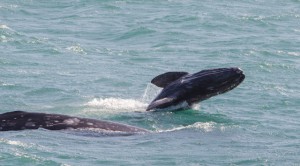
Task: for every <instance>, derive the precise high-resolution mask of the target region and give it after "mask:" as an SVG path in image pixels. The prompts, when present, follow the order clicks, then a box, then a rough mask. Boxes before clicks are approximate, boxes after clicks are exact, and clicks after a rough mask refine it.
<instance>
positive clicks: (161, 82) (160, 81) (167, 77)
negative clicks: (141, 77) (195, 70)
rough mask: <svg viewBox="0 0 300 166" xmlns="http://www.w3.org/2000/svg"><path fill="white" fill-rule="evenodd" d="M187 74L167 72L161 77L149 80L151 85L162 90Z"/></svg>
mask: <svg viewBox="0 0 300 166" xmlns="http://www.w3.org/2000/svg"><path fill="white" fill-rule="evenodd" d="M187 74H188V73H187V72H167V73H164V74H161V75H158V76H156V77H155V78H153V79H152V80H151V83H152V84H154V85H156V86H158V87H161V88H164V87H166V86H167V85H169V84H170V83H171V82H173V81H176V80H177V79H179V78H181V77H183V76H185V75H187Z"/></svg>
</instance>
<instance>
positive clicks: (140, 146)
mask: <svg viewBox="0 0 300 166" xmlns="http://www.w3.org/2000/svg"><path fill="white" fill-rule="evenodd" d="M299 46H300V1H299V0H287V1H280V0H273V1H267V0H257V1H250V0H242V1H233V0H228V1H225V0H218V1H212V0H205V1H196V0H169V1H167V0H161V1H158V0H153V1H134V0H124V1H114V0H87V1H84V0H72V1H71V0H70V1H65V2H64V1H55V0H52V1H36V0H31V1H29V0H28V1H26V0H2V1H1V2H0V49H1V55H0V105H1V108H0V113H4V112H7V111H14V110H25V111H33V112H45V113H61V114H67V115H72V116H80V117H88V118H94V119H105V120H112V121H116V122H121V123H125V124H130V125H134V126H138V127H142V128H146V129H149V130H152V131H153V133H151V134H141V135H132V136H125V137H124V136H117V137H109V136H103V135H100V134H97V133H95V132H92V131H91V132H83V133H82V132H71V131H47V130H43V129H41V130H34V131H32V130H31V131H30V130H26V131H16V132H15V131H11V132H1V133H0V147H1V148H0V165H5V166H6V165H11V166H15V165H28V166H32V165H62V166H69V165H71V166H77V165H190V166H195V165H298V164H299V163H300V159H299V156H300V130H299V129H300V128H299V126H300V122H299V119H300V112H299V108H300V102H299V101H300V85H299V81H300V79H299V73H300V50H299ZM231 66H237V67H240V68H242V69H243V70H244V73H245V75H246V79H245V81H244V82H243V83H242V84H241V85H240V86H239V87H237V88H236V89H234V90H233V91H230V92H228V93H226V94H223V95H219V96H216V97H214V98H211V99H209V100H206V101H204V102H201V104H200V105H199V106H198V107H196V108H194V109H193V110H186V111H181V112H160V113H148V112H145V111H144V110H145V108H146V107H147V104H148V103H149V102H150V101H151V100H152V99H153V98H154V97H155V94H157V93H158V92H159V89H158V88H156V87H154V86H152V85H150V84H149V82H150V80H151V79H152V78H153V77H155V76H156V75H158V74H161V73H164V72H166V71H188V72H191V73H192V72H197V71H200V70H203V69H208V68H217V67H231Z"/></svg>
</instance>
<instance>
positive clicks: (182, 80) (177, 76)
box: [146, 68, 245, 111]
mask: <svg viewBox="0 0 300 166" xmlns="http://www.w3.org/2000/svg"><path fill="white" fill-rule="evenodd" d="M244 79H245V75H244V74H243V71H242V70H241V69H239V68H217V69H209V70H202V71H200V72H197V73H194V74H189V73H187V72H167V73H164V74H161V75H158V76H156V77H155V78H153V79H152V81H151V83H152V84H154V85H156V86H158V87H161V88H163V89H162V91H161V92H160V93H159V94H158V96H157V97H156V98H155V99H154V100H153V101H152V102H151V103H150V104H149V106H148V107H147V109H146V111H150V110H160V109H172V108H171V106H175V105H181V106H183V107H191V106H192V105H193V104H196V103H198V102H200V101H203V100H206V99H208V98H210V97H212V96H215V95H218V94H222V93H225V92H227V91H230V90H232V89H233V88H235V87H237V86H238V85H239V84H240V83H241V82H242V81H243V80H244ZM173 108H174V107H173ZM176 109H178V108H176Z"/></svg>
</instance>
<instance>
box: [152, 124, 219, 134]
mask: <svg viewBox="0 0 300 166" xmlns="http://www.w3.org/2000/svg"><path fill="white" fill-rule="evenodd" d="M215 128H216V123H215V122H196V123H194V124H191V125H187V126H179V127H175V128H173V129H167V130H157V131H158V132H172V131H178V130H185V129H197V130H201V131H203V132H212V131H213V130H214V129H215ZM220 129H221V130H223V127H221V128H220Z"/></svg>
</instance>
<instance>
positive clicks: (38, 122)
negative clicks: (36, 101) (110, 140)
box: [0, 111, 149, 133]
mask: <svg viewBox="0 0 300 166" xmlns="http://www.w3.org/2000/svg"><path fill="white" fill-rule="evenodd" d="M38 128H44V129H48V130H64V129H100V130H101V131H112V132H126V133H147V132H149V131H148V130H146V129H142V128H138V127H134V126H130V125H125V124H120V123H116V122H110V121H102V120H95V119H88V118H79V117H73V116H67V115H60V114H46V113H35V112H24V111H13V112H7V113H3V114H0V131H11V130H25V129H38Z"/></svg>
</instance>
